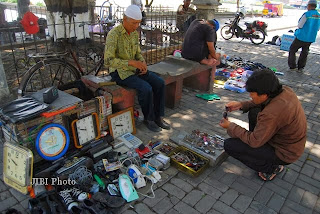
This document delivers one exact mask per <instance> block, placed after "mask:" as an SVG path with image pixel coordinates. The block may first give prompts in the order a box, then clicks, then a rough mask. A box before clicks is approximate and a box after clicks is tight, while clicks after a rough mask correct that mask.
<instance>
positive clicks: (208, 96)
mask: <svg viewBox="0 0 320 214" xmlns="http://www.w3.org/2000/svg"><path fill="white" fill-rule="evenodd" d="M196 97H199V98H202V99H204V100H209V101H212V100H220V97H219V96H218V95H216V94H196Z"/></svg>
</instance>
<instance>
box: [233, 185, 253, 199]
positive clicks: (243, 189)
mask: <svg viewBox="0 0 320 214" xmlns="http://www.w3.org/2000/svg"><path fill="white" fill-rule="evenodd" d="M231 188H233V189H235V190H236V191H238V192H240V193H242V194H244V195H246V196H248V197H250V198H253V197H254V196H255V195H256V193H257V191H258V190H253V189H250V188H248V187H246V186H244V185H242V184H240V183H238V182H237V181H236V182H234V183H233V184H232V185H231Z"/></svg>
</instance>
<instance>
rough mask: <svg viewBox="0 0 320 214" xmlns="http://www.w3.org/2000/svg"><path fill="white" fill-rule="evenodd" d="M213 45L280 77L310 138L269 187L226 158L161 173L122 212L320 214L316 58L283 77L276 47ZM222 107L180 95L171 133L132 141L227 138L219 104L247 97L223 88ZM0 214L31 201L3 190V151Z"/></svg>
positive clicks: (283, 59) (145, 134)
mask: <svg viewBox="0 0 320 214" xmlns="http://www.w3.org/2000/svg"><path fill="white" fill-rule="evenodd" d="M218 46H220V47H222V48H223V50H224V51H225V52H226V53H227V54H228V55H230V56H240V57H242V58H243V59H247V60H251V61H255V62H260V63H262V64H264V65H266V66H269V67H276V68H277V69H278V71H280V72H284V73H285V75H284V76H279V78H280V80H281V81H282V83H284V84H286V85H289V86H290V87H292V88H293V89H294V90H295V91H296V93H297V95H298V96H299V99H300V101H301V103H302V105H303V107H304V109H305V114H306V116H307V120H308V138H307V144H306V149H305V152H304V154H303V156H302V157H301V158H300V159H299V160H298V161H297V162H296V163H294V164H290V165H288V166H286V168H285V170H284V172H283V173H282V174H280V175H279V176H277V177H276V178H275V179H274V180H273V181H271V182H263V181H261V180H260V179H259V178H258V176H257V174H256V172H254V171H253V170H251V169H249V168H248V167H246V166H244V165H243V164H242V163H240V162H239V161H237V160H235V159H233V158H230V157H229V158H228V159H227V160H226V161H224V162H223V163H222V164H221V165H220V166H217V167H214V168H213V167H210V168H208V169H207V170H206V171H205V172H204V173H203V174H201V175H200V176H199V177H197V178H193V177H190V176H188V175H185V174H183V173H181V172H179V171H178V170H176V169H175V168H173V167H170V168H169V169H168V170H166V171H165V172H163V173H162V178H163V180H162V182H161V183H160V184H157V185H156V187H157V188H156V190H155V194H156V197H155V198H154V199H149V198H144V197H141V198H140V199H139V200H137V201H135V202H133V203H131V207H130V206H129V204H127V205H126V206H125V207H123V209H122V211H121V213H125V214H130V213H132V214H133V213H143V214H149V213H166V214H174V213H183V214H188V213H190V214H196V213H225V214H233V213H245V214H254V213H270V214H271V213H287V214H294V213H301V214H309V213H310V214H315V213H320V199H319V193H320V145H319V144H320V136H319V134H320V104H319V97H320V88H319V86H320V83H319V80H320V76H319V75H320V73H319V64H320V60H319V56H318V55H316V54H310V55H309V56H308V63H307V66H306V69H305V72H304V73H302V74H300V73H296V72H290V71H288V67H287V56H288V53H287V52H285V51H281V50H279V47H277V46H266V45H260V46H255V45H252V44H251V43H249V42H245V41H243V42H241V43H238V42H233V41H232V40H231V41H219V42H218ZM214 93H215V94H217V95H219V96H220V97H221V100H219V101H217V100H216V101H212V102H206V101H204V100H201V99H199V98H196V97H195V95H196V94H197V92H195V91H192V90H184V93H183V97H182V101H181V105H180V106H179V107H178V108H176V109H174V110H172V109H166V118H167V121H168V122H169V123H170V124H171V126H172V127H173V128H172V129H171V130H169V131H162V132H161V133H159V134H154V133H151V132H149V131H148V130H147V129H146V128H145V126H144V125H140V126H138V127H137V136H138V137H139V138H141V139H142V140H143V141H144V142H147V141H149V140H150V139H161V140H163V141H166V140H168V139H169V138H170V136H172V135H173V134H176V133H178V132H179V131H186V132H191V131H192V130H194V129H200V130H203V131H206V132H208V133H212V134H215V133H216V134H220V135H221V136H224V137H227V135H226V132H225V130H224V129H222V128H221V127H220V126H219V125H218V123H219V121H220V119H221V117H222V112H223V109H224V104H225V103H227V102H229V101H231V100H243V99H249V96H248V94H247V93H243V94H239V93H235V92H230V91H227V90H224V89H214ZM246 116H247V115H246V114H241V113H240V112H232V113H231V114H230V119H231V120H235V121H239V122H240V121H243V122H242V123H243V124H244V125H246V121H247V119H246ZM0 151H1V152H0V173H1V177H0V213H1V212H2V211H5V210H6V209H8V208H10V207H14V208H16V209H18V210H21V211H22V213H27V211H26V210H25V209H26V208H27V201H28V198H27V197H26V196H23V195H21V194H19V193H18V192H16V191H15V190H13V189H10V188H8V187H7V186H5V185H4V184H3V180H2V179H3V178H2V167H3V166H2V148H0Z"/></svg>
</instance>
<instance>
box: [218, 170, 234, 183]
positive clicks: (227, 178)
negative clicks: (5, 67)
mask: <svg viewBox="0 0 320 214" xmlns="http://www.w3.org/2000/svg"><path fill="white" fill-rule="evenodd" d="M237 177H238V175H236V174H234V173H233V172H231V171H229V170H228V171H227V172H226V174H225V175H224V176H222V177H221V178H220V179H219V181H220V182H221V183H224V184H226V185H228V186H230V185H231V184H233V182H235V180H236V179H237Z"/></svg>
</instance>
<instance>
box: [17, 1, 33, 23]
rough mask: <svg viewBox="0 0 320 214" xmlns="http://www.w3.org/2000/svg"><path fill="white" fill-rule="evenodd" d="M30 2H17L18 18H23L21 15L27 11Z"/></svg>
mask: <svg viewBox="0 0 320 214" xmlns="http://www.w3.org/2000/svg"><path fill="white" fill-rule="evenodd" d="M29 5H30V0H18V18H21V19H22V18H23V15H24V14H25V13H26V12H28V11H29Z"/></svg>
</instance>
